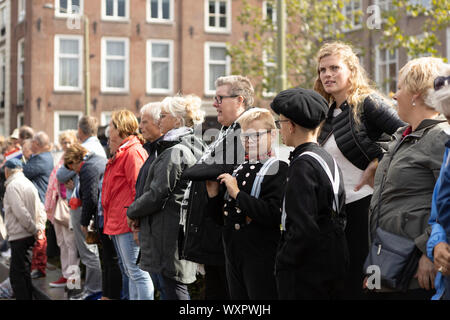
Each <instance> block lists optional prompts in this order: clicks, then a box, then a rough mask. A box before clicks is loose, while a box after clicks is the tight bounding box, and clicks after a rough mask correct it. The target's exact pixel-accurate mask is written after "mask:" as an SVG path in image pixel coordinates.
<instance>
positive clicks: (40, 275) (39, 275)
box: [31, 269, 45, 279]
mask: <svg viewBox="0 0 450 320" xmlns="http://www.w3.org/2000/svg"><path fill="white" fill-rule="evenodd" d="M44 277H45V273H42V272H41V271H39V270H38V269H35V270H33V271H31V279H38V278H44Z"/></svg>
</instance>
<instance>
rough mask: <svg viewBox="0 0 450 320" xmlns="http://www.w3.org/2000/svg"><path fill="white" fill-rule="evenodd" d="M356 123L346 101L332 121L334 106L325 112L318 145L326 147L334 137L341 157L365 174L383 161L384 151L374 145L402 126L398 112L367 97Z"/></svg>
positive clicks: (376, 99)
mask: <svg viewBox="0 0 450 320" xmlns="http://www.w3.org/2000/svg"><path fill="white" fill-rule="evenodd" d="M363 103H364V105H363V108H362V112H361V114H360V115H359V123H356V121H355V119H354V116H353V112H352V110H351V107H350V105H349V104H348V103H347V101H345V102H344V103H343V104H342V105H341V107H340V108H341V110H342V112H341V113H340V114H339V115H337V116H336V117H334V118H333V111H334V109H335V108H336V103H334V104H333V105H332V106H331V107H330V110H329V111H328V116H327V119H326V121H325V124H324V125H323V127H322V130H321V132H320V135H319V139H318V142H319V144H320V145H321V146H323V145H324V144H325V142H326V141H327V140H328V138H329V137H330V136H331V134H334V138H335V139H336V144H337V146H338V148H339V150H340V151H341V152H342V154H343V155H344V156H345V157H346V158H347V159H348V160H349V161H350V162H351V163H352V164H353V165H354V166H356V167H357V168H359V169H361V170H365V169H366V168H367V166H368V165H369V163H370V162H371V161H372V160H374V159H375V158H378V159H379V160H380V159H381V158H382V157H383V149H382V148H381V146H380V145H379V144H378V143H377V141H378V140H379V139H380V137H381V136H382V134H383V133H386V134H388V135H392V134H393V133H394V132H395V131H396V130H397V129H398V128H399V127H402V126H404V125H405V123H404V122H403V121H401V120H400V119H399V117H398V115H397V112H396V111H395V110H394V109H393V108H391V107H390V106H388V105H387V104H386V103H384V102H383V101H382V100H381V99H380V98H378V97H375V96H369V97H367V98H366V99H365V100H364V102H363Z"/></svg>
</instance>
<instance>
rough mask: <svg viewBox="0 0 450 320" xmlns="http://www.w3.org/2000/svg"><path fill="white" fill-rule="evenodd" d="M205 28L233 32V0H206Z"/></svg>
mask: <svg viewBox="0 0 450 320" xmlns="http://www.w3.org/2000/svg"><path fill="white" fill-rule="evenodd" d="M205 13H207V14H205V30H206V31H208V32H219V33H230V32H231V0H214V1H213V0H205Z"/></svg>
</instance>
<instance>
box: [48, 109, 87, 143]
mask: <svg viewBox="0 0 450 320" xmlns="http://www.w3.org/2000/svg"><path fill="white" fill-rule="evenodd" d="M82 116H83V113H82V112H81V111H55V113H54V117H55V118H54V129H53V132H54V141H55V143H58V138H59V135H60V134H61V133H62V132H63V131H66V130H77V129H78V120H80V118H81V117H82Z"/></svg>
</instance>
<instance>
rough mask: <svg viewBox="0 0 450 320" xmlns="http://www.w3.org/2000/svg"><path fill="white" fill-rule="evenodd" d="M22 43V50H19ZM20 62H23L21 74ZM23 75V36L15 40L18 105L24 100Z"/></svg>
mask: <svg viewBox="0 0 450 320" xmlns="http://www.w3.org/2000/svg"><path fill="white" fill-rule="evenodd" d="M22 43H23V45H24V47H23V50H24V52H21V47H22ZM22 63H23V70H22V76H20V66H21V64H22ZM24 76H25V38H22V39H20V40H19V41H17V104H18V105H23V104H24V102H25V78H24ZM21 78H22V79H21ZM22 80H23V81H22ZM20 90H22V91H23V98H21V95H20ZM22 99H23V100H22Z"/></svg>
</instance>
